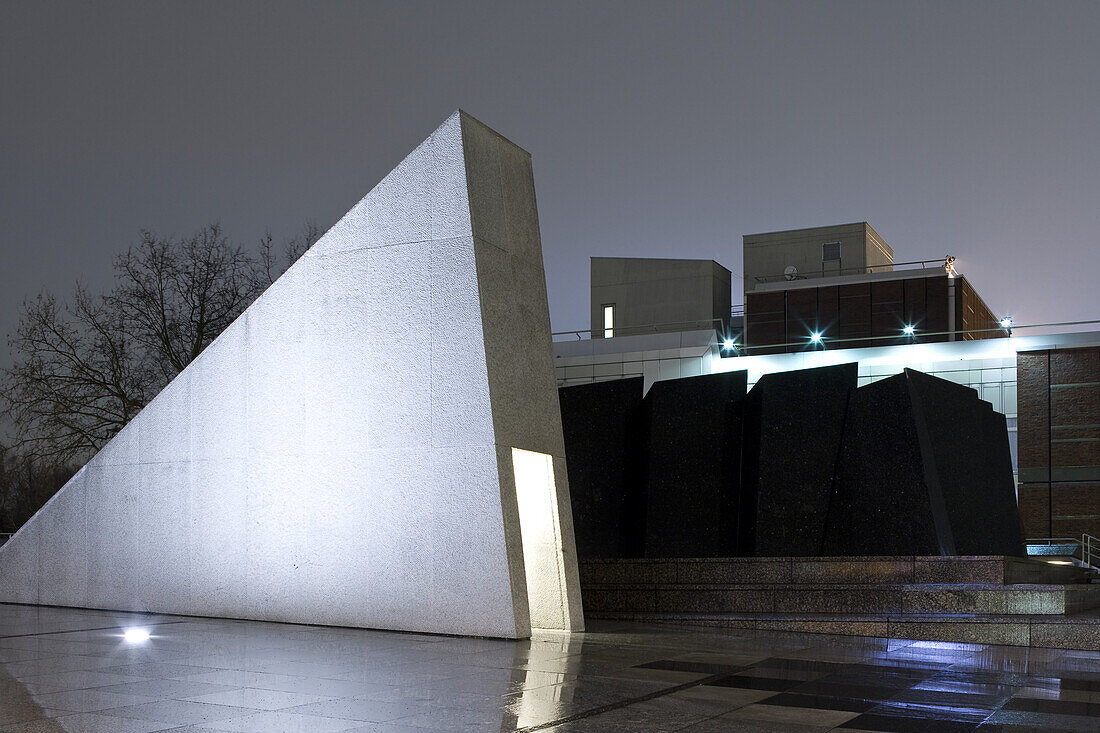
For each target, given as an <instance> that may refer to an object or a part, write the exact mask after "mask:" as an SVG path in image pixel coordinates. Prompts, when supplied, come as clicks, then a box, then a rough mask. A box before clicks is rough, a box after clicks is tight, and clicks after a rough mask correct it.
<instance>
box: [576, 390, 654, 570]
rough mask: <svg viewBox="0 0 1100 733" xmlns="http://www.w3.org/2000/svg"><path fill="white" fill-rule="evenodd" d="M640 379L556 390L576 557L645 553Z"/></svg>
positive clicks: (621, 555)
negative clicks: (563, 442)
mask: <svg viewBox="0 0 1100 733" xmlns="http://www.w3.org/2000/svg"><path fill="white" fill-rule="evenodd" d="M642 382H643V380H642V378H641V377H634V378H631V379H619V380H614V381H610V382H596V383H593V384H581V385H576V386H573V387H562V388H560V389H559V390H558V399H559V402H560V403H561V422H562V430H563V432H564V437H565V455H566V465H567V467H568V470H569V495H570V502H571V504H572V507H573V533H574V535H575V537H576V543H577V556H578V557H579V558H581V559H590V558H601V557H603V558H608V557H610V558H622V557H641V555H642V552H643V542H644V525H643V522H644V520H645V509H644V505H645V504H644V500H645V496H644V492H643V490H642V489H643V477H642V466H641V460H642V438H643V434H644V433H643V430H642V417H643V413H642Z"/></svg>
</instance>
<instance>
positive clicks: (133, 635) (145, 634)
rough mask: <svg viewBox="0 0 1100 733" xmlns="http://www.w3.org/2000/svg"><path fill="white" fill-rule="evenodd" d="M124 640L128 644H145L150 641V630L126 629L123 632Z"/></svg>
mask: <svg viewBox="0 0 1100 733" xmlns="http://www.w3.org/2000/svg"><path fill="white" fill-rule="evenodd" d="M122 639H123V641H125V642H126V643H127V644H144V643H145V642H147V641H149V629H141V628H131V629H126V630H125V631H123V632H122Z"/></svg>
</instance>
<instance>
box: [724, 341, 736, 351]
mask: <svg viewBox="0 0 1100 733" xmlns="http://www.w3.org/2000/svg"><path fill="white" fill-rule="evenodd" d="M733 347H734V343H733V339H726V340H725V341H723V342H722V348H723V349H725V350H726V351H729V350H730V349H732V348H733Z"/></svg>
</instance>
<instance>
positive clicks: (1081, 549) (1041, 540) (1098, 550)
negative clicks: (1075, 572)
mask: <svg viewBox="0 0 1100 733" xmlns="http://www.w3.org/2000/svg"><path fill="white" fill-rule="evenodd" d="M1032 545H1042V546H1046V547H1053V546H1056V545H1072V546H1073V547H1075V548H1076V549H1075V550H1074V551H1073V552H1072V553H1070V557H1073V556H1074V555H1076V554H1078V553H1079V554H1080V555H1081V557H1080V561H1081V564H1083V565H1086V566H1088V567H1090V568H1092V569H1093V570H1097V571H1100V539H1098V538H1096V537H1093V536H1092V535H1090V534H1088V533H1082V534H1081V536H1080V538H1078V537H1033V538H1031V539H1027V540H1024V546H1025V547H1026V546H1032Z"/></svg>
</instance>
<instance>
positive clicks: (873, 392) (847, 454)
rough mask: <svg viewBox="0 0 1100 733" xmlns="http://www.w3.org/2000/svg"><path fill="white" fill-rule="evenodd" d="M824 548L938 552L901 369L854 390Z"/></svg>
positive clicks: (832, 552) (859, 551) (875, 552)
mask: <svg viewBox="0 0 1100 733" xmlns="http://www.w3.org/2000/svg"><path fill="white" fill-rule="evenodd" d="M823 554H825V555H938V554H940V546H939V542H938V541H937V539H936V527H935V524H934V522H933V520H932V507H931V505H930V503H929V497H928V490H927V488H926V487H925V485H924V480H923V469H922V462H921V451H920V444H919V440H918V437H917V426H916V423H915V422H914V421H913V412H912V406H911V403H910V398H909V385H908V382H907V381H906V379H905V376H904V375H902V374H899V375H897V376H895V377H889V378H888V379H882V380H879V381H877V382H874V383H872V384H869V385H867V386H866V387H860V388H859V389H858V390H856V391H855V392H854V393H853V394H852V396H851V400H850V403H849V406H848V420H847V423H846V425H845V428H844V442H843V446H842V447H841V453H840V461H839V464H838V466H837V480H836V486H835V488H834V491H833V498H832V502H831V505H830V508H829V520H828V528H827V530H826V537H825V544H824V547H823Z"/></svg>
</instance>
